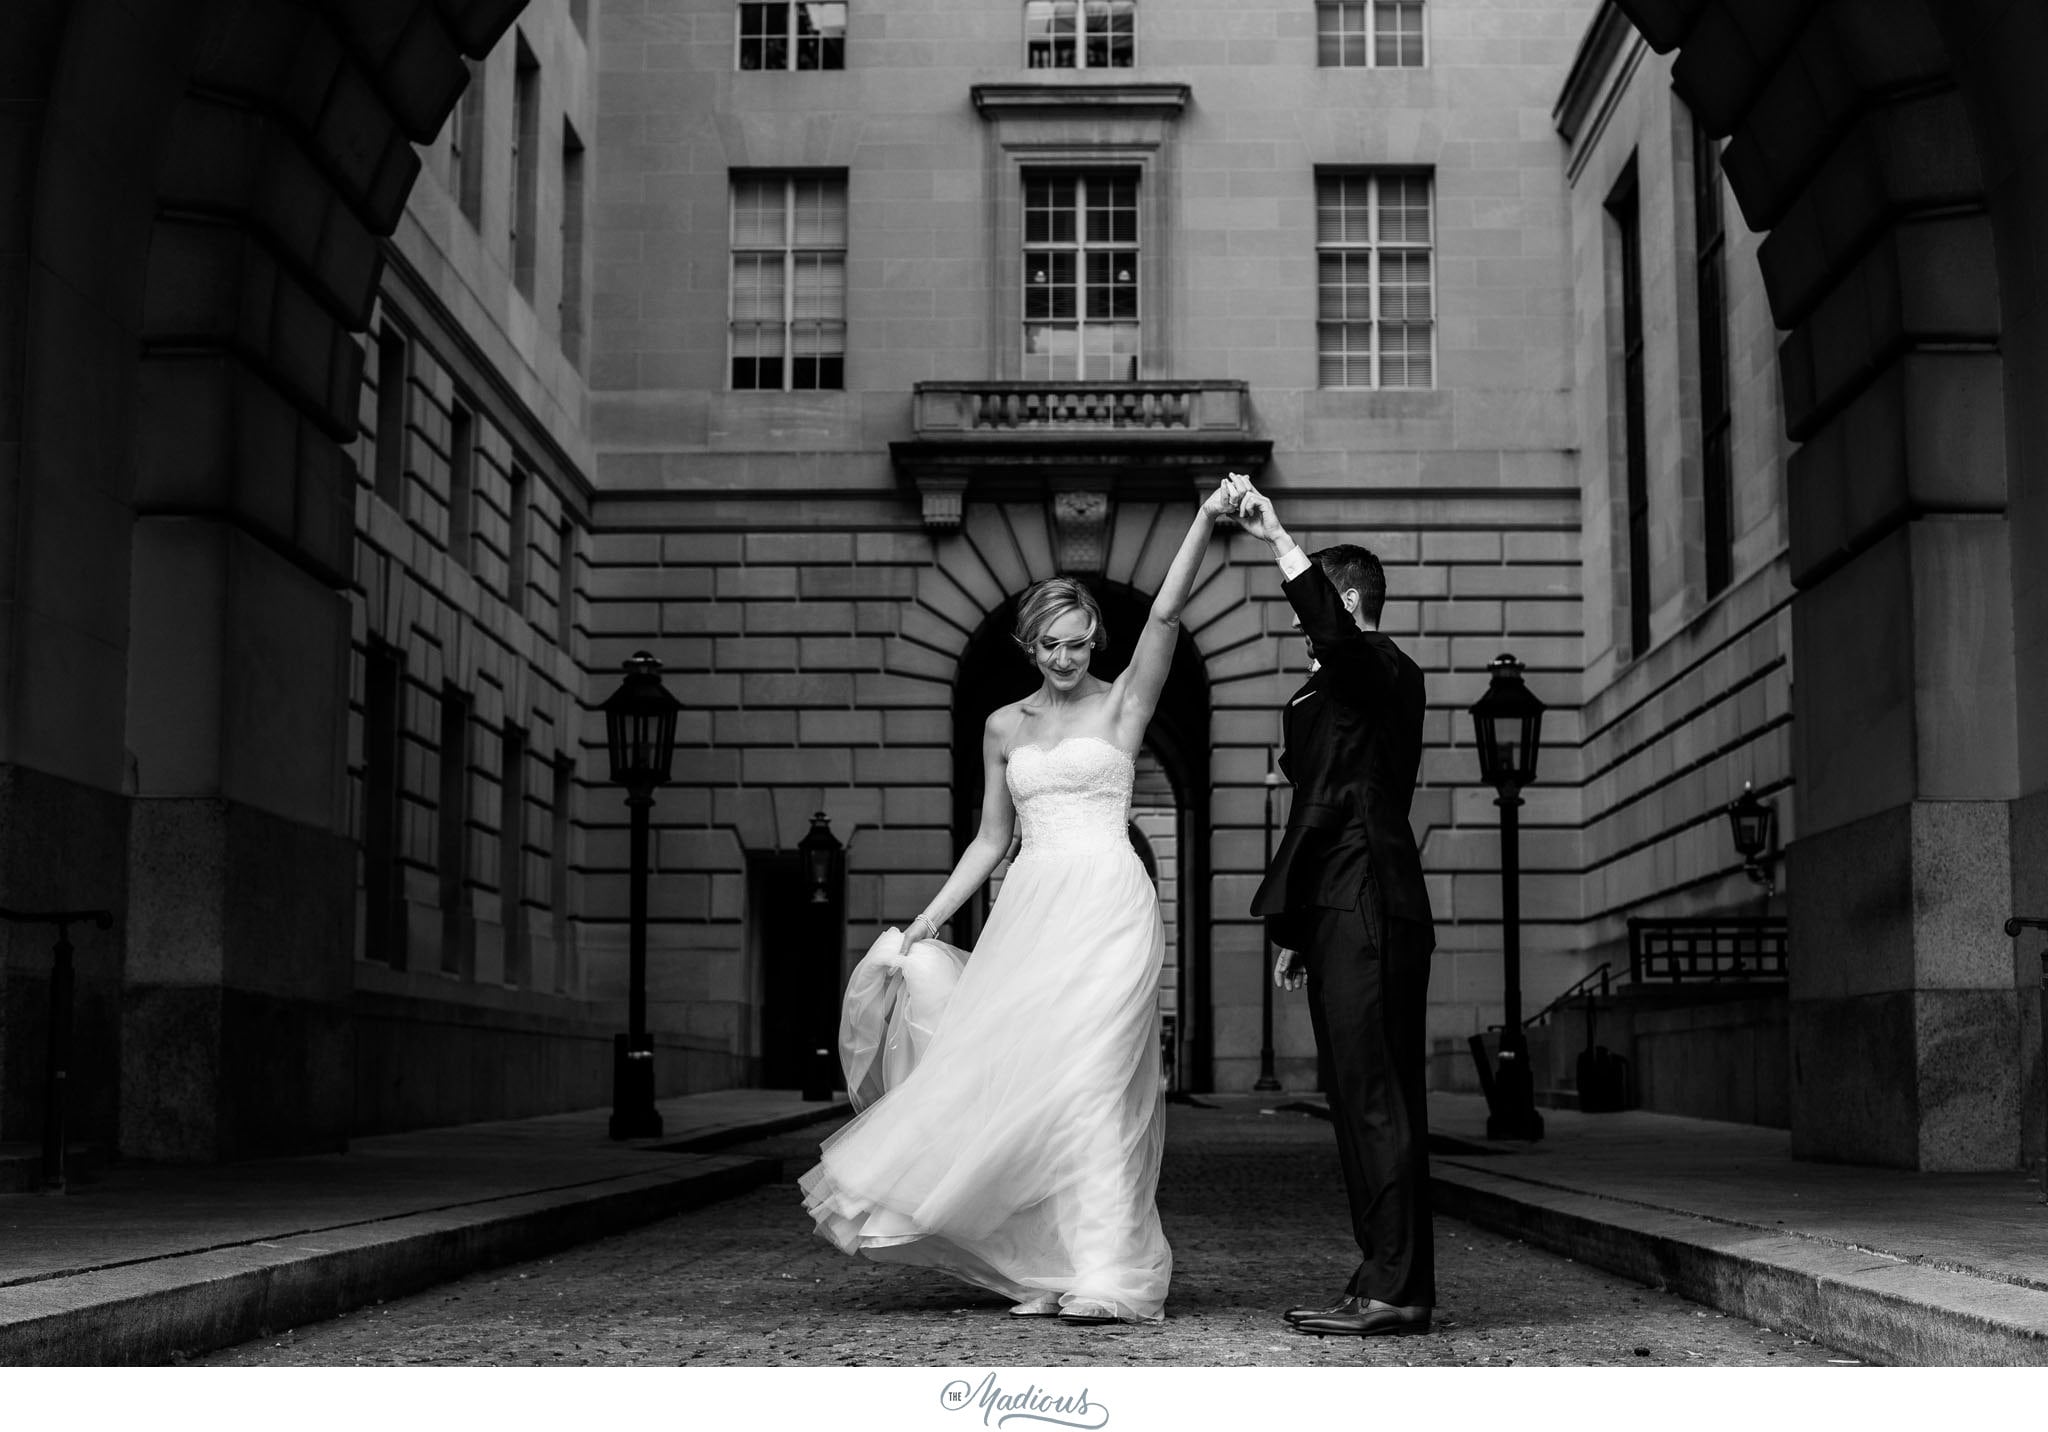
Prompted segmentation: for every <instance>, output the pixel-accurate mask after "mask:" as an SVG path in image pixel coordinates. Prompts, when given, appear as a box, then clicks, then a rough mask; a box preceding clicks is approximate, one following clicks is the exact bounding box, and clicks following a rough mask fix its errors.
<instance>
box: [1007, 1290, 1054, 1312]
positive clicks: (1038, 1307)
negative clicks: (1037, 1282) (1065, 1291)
mask: <svg viewBox="0 0 2048 1432" xmlns="http://www.w3.org/2000/svg"><path fill="white" fill-rule="evenodd" d="M1059 1311H1060V1295H1059V1294H1058V1293H1040V1294H1039V1295H1038V1296H1037V1297H1035V1298H1029V1299H1026V1300H1025V1301H1024V1302H1021V1303H1019V1304H1017V1305H1016V1306H1015V1307H1014V1308H1011V1309H1010V1316H1011V1317H1013V1318H1053V1317H1058V1316H1059Z"/></svg>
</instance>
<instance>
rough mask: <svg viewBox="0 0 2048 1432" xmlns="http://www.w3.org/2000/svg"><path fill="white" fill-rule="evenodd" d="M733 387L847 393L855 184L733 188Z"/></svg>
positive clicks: (766, 180) (819, 180)
mask: <svg viewBox="0 0 2048 1432" xmlns="http://www.w3.org/2000/svg"><path fill="white" fill-rule="evenodd" d="M732 386H733V387H734V388H736V389H738V388H745V389H760V388H767V389H787V390H800V389H817V388H843V387H845V386H846V180H845V179H844V178H842V177H823V176H816V175H790V174H765V175H764V174H752V175H744V176H740V177H736V178H735V179H734V180H733V185H732Z"/></svg>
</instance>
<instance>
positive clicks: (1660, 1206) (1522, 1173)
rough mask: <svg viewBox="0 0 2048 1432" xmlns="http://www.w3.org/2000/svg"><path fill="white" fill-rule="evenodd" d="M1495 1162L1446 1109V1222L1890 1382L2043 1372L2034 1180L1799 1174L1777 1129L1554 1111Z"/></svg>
mask: <svg viewBox="0 0 2048 1432" xmlns="http://www.w3.org/2000/svg"><path fill="white" fill-rule="evenodd" d="M1543 1117H1544V1121H1545V1125H1546V1128H1545V1136H1544V1138H1543V1139H1542V1141H1540V1142H1538V1143H1535V1144H1528V1145H1524V1144H1518V1143H1512V1142H1500V1143H1492V1142H1489V1141H1488V1140H1487V1139H1486V1137H1485V1128H1486V1104H1485V1101H1484V1100H1483V1099H1481V1098H1479V1097H1478V1096H1476V1095H1456V1094H1432V1095H1431V1096H1430V1128H1431V1132H1432V1133H1433V1134H1434V1135H1436V1136H1437V1137H1436V1143H1437V1145H1438V1147H1437V1149H1436V1151H1435V1152H1433V1154H1432V1156H1431V1170H1432V1173H1433V1175H1434V1184H1435V1189H1436V1202H1437V1208H1438V1209H1439V1210H1440V1211H1441V1212H1443V1213H1446V1214H1449V1215H1451V1216H1453V1217H1457V1218H1463V1219H1466V1220H1469V1221H1471V1222H1474V1223H1478V1224H1480V1225H1482V1226H1485V1227H1489V1228H1493V1229H1496V1230H1499V1231H1503V1232H1512V1233H1514V1234H1516V1235H1517V1236H1520V1237H1524V1238H1527V1239H1528V1240H1529V1241H1531V1242H1533V1243H1536V1244H1538V1245H1540V1246H1543V1247H1547V1248H1550V1249H1552V1250H1554V1251H1557V1252H1561V1253H1565V1254H1568V1255H1570V1256H1572V1257H1574V1258H1580V1259H1582V1260H1584V1261H1587V1262H1590V1263H1593V1264H1595V1265H1597V1266H1600V1267H1604V1268H1607V1269H1609V1270H1611V1271H1613V1272H1618V1273H1622V1274H1625V1275H1627V1276H1629V1277H1633V1278H1637V1279H1639V1280H1641V1281H1643V1282H1646V1283H1650V1284H1653V1285H1654V1286H1657V1287H1660V1288H1666V1289H1668V1290H1669V1291H1672V1292H1675V1293H1678V1294H1680V1295H1682V1296H1684V1297H1687V1298H1691V1299H1693V1300H1694V1301H1695V1302H1700V1303H1705V1304H1707V1305H1709V1306H1711V1307H1715V1308H1718V1309H1720V1310H1721V1311H1723V1312H1728V1313H1734V1314H1737V1315H1739V1316H1742V1317H1745V1318H1749V1319H1751V1320H1753V1321H1756V1322H1759V1323H1762V1324H1764V1325H1766V1326H1769V1327H1775V1328H1788V1329H1798V1330H1801V1331H1803V1332H1804V1333H1805V1334H1806V1335H1807V1336H1811V1337H1814V1338H1817V1339H1819V1340H1820V1341H1822V1342H1825V1343H1827V1344H1828V1345H1830V1346H1832V1347H1838V1348H1842V1349H1844V1350H1846V1351H1848V1352H1852V1353H1855V1354H1856V1355H1858V1356H1860V1357H1864V1358H1867V1359H1869V1360H1871V1361H1876V1362H1887V1363H1908V1364H1916V1365H1940V1366H1955V1365H1980V1364H2012V1363H2023V1364H2031V1365H2048V1204H2044V1203H2043V1202H2042V1197H2041V1184H2040V1179H2039V1177H2038V1176H2032V1175H2027V1174H2022V1173H2018V1172H2008V1173H1990V1174H1916V1173H1908V1172H1902V1171H1899V1170H1892V1169H1873V1168H1863V1167H1856V1166H1850V1165H1844V1164H1818V1163H1805V1162H1799V1161H1795V1160H1794V1159H1793V1158H1792V1156H1791V1136H1790V1135H1789V1134H1787V1133H1786V1132H1785V1131H1784V1130H1781V1129H1760V1128H1754V1127H1751V1126H1749V1125H1745V1124H1724V1123H1716V1122H1713V1121H1710V1120H1706V1119H1686V1118H1678V1117H1674V1116H1672V1115H1667V1114H1651V1113H1645V1112H1642V1111H1640V1110H1638V1111H1631V1112H1627V1113H1619V1114H1583V1113H1579V1112H1577V1111H1576V1110H1566V1109H1546V1110H1544V1111H1543Z"/></svg>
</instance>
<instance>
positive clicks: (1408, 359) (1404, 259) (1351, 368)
mask: <svg viewBox="0 0 2048 1432" xmlns="http://www.w3.org/2000/svg"><path fill="white" fill-rule="evenodd" d="M1435 268H1436V265H1435V251H1434V226H1433V223H1432V221H1431V217H1430V181H1429V178H1428V176H1427V175H1422V174H1369V173H1368V174H1325V175H1322V176H1320V177H1318V178H1317V180H1316V381H1317V383H1318V384H1319V385H1320V386H1322V387H1325V388H1427V387H1430V386H1431V385H1432V384H1434V383H1435V381H1436V296H1435V295H1436V278H1435Z"/></svg>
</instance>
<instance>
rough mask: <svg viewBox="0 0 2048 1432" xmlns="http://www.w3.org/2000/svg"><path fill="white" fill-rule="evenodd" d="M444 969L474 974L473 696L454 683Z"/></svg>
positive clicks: (446, 797)
mask: <svg viewBox="0 0 2048 1432" xmlns="http://www.w3.org/2000/svg"><path fill="white" fill-rule="evenodd" d="M439 744H440V757H441V791H440V796H441V800H440V831H439V835H440V842H439V848H438V852H437V853H438V855H439V860H438V861H437V864H438V865H439V866H440V876H441V971H442V973H443V974H451V975H462V976H464V977H467V976H468V975H469V973H470V969H471V966H470V959H469V957H470V944H469V934H470V921H469V912H468V911H467V910H465V909H464V908H463V903H464V896H465V894H466V893H467V891H468V888H469V880H468V875H469V698H468V697H466V696H464V695H463V694H462V693H461V692H459V691H457V690H456V689H455V688H454V687H452V686H451V687H447V688H445V689H444V690H443V691H442V693H441V733H440V743H439Z"/></svg>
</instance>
